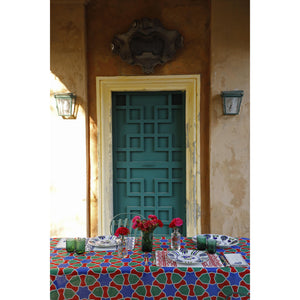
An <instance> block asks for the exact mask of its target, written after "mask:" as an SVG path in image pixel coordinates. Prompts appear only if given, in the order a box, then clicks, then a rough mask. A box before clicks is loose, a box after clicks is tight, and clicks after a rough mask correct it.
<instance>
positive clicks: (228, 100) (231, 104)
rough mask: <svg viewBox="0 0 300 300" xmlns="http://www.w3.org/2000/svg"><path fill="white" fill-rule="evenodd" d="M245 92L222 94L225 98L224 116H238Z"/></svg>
mask: <svg viewBox="0 0 300 300" xmlns="http://www.w3.org/2000/svg"><path fill="white" fill-rule="evenodd" d="M243 95H244V91H226V92H222V93H221V96H222V98H223V114H224V115H238V114H239V113H240V107H241V102H242V98H243Z"/></svg>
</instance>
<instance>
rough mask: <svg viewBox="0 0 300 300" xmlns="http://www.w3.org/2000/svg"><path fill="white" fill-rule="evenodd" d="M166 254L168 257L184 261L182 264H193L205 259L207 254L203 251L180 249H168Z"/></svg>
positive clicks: (180, 261)
mask: <svg viewBox="0 0 300 300" xmlns="http://www.w3.org/2000/svg"><path fill="white" fill-rule="evenodd" d="M167 256H168V258H169V259H171V260H173V261H176V262H179V263H184V264H188V265H189V264H195V263H199V262H201V263H202V262H205V261H207V260H208V259H209V258H208V255H207V254H206V253H205V252H203V251H198V250H188V249H180V250H176V251H168V253H167Z"/></svg>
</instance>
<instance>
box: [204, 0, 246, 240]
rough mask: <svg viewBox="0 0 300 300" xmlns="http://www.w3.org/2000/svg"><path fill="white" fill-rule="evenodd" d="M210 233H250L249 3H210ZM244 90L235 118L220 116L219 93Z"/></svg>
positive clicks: (236, 0) (229, 1) (230, 1)
mask: <svg viewBox="0 0 300 300" xmlns="http://www.w3.org/2000/svg"><path fill="white" fill-rule="evenodd" d="M211 10H212V23H211V24H212V25H211V123H210V125H211V128H210V134H211V135H210V164H211V178H210V195H211V199H210V202H211V231H212V232H215V233H224V234H229V235H233V236H246V237H249V234H250V221H249V213H250V208H249V202H250V200H249V199H250V191H249V181H250V169H249V168H250V164H249V159H250V153H249V148H250V132H249V129H250V128H249V127H250V109H249V97H250V93H249V91H250V90H249V81H250V72H249V58H250V57H249V54H250V53H249V47H250V38H249V37H250V35H249V1H247V0H245V1H238V0H224V1H217V0H215V1H212V7H211ZM224 90H225V91H226V90H244V92H245V95H244V97H243V100H242V105H241V112H240V114H239V115H238V116H224V115H223V112H222V100H221V97H220V93H221V91H224Z"/></svg>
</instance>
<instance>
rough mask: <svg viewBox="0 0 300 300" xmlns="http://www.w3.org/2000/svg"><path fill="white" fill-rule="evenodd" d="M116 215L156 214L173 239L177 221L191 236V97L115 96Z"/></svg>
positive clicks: (160, 231) (160, 94) (160, 232)
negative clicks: (188, 157)
mask: <svg viewBox="0 0 300 300" xmlns="http://www.w3.org/2000/svg"><path fill="white" fill-rule="evenodd" d="M112 100H113V103H112V113H113V114H112V120H113V121H112V123H113V124H112V130H113V131H112V133H113V195H114V203H113V204H114V215H116V214H118V213H121V212H135V213H139V214H142V215H144V216H145V217H148V215H150V214H154V215H156V216H157V217H158V218H159V219H161V221H162V222H163V223H164V227H163V228H157V229H156V230H155V232H154V233H155V234H156V235H169V234H170V232H171V230H170V228H169V227H168V225H169V223H170V222H171V220H172V219H173V218H177V217H179V218H181V219H182V220H183V222H184V223H183V224H184V226H182V230H181V231H182V233H183V234H184V235H185V234H186V227H185V224H186V222H185V218H186V217H185V216H186V209H185V208H186V191H185V190H186V189H185V186H186V182H185V156H186V155H185V93H184V92H130V93H128V92H126V93H125V92H124V93H123V92H122V93H121V92H118V93H113V95H112Z"/></svg>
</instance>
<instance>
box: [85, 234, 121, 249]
mask: <svg viewBox="0 0 300 300" xmlns="http://www.w3.org/2000/svg"><path fill="white" fill-rule="evenodd" d="M116 238H117V237H116V236H114V235H99V236H96V237H93V238H90V239H89V241H88V243H89V244H90V245H91V246H94V247H102V248H105V247H112V246H115V245H116V244H117V243H116Z"/></svg>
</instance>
